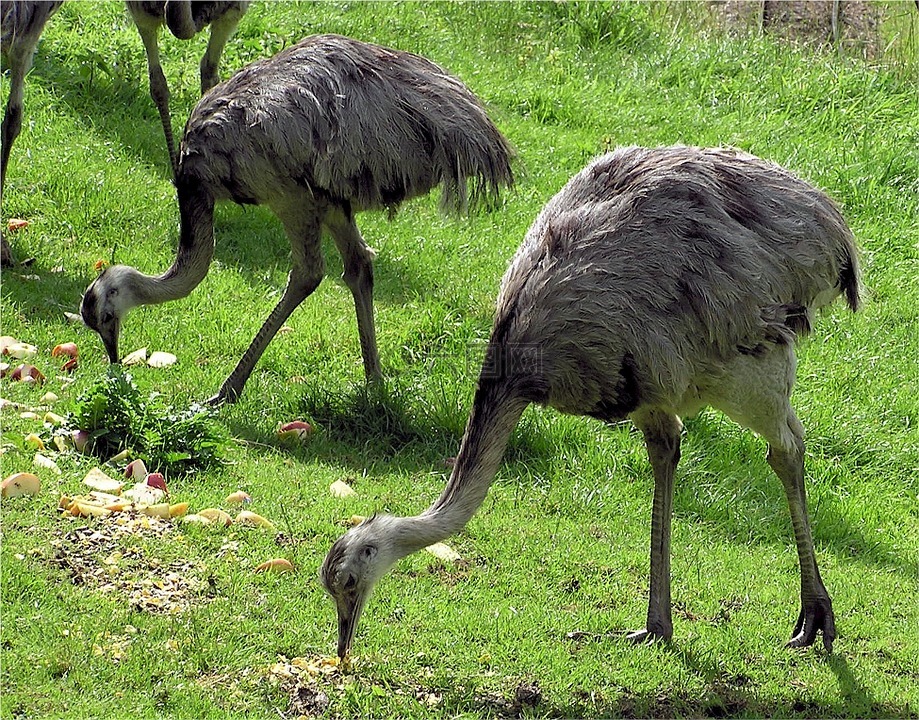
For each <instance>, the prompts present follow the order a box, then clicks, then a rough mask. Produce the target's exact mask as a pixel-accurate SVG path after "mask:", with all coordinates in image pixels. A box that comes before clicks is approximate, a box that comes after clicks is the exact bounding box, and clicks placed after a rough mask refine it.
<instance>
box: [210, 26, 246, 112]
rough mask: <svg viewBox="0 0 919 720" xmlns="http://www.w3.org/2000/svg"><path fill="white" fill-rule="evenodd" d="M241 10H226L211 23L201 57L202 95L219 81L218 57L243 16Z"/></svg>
mask: <svg viewBox="0 0 919 720" xmlns="http://www.w3.org/2000/svg"><path fill="white" fill-rule="evenodd" d="M244 12H245V9H243V10H228V11H227V12H226V13H225V14H224V15H222V16H221V17H219V18H217V19H216V20H214V21H213V22H212V23H211V34H210V37H209V38H208V41H207V50H206V51H205V53H204V57H202V58H201V65H200V71H201V94H202V95H204V93H206V92H207V91H208V90H210V89H211V88H212V87H214V85H216V84H217V83H218V82H220V76H219V74H218V70H219V67H220V57H221V55H223V49H224V48H225V47H226V44H227V41H228V40H229V39H230V38H231V37H232V36H233V33H234V32H236V26H237V25H239V20H240V18H241V17H242V16H243V13H244Z"/></svg>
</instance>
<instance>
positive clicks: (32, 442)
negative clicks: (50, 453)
mask: <svg viewBox="0 0 919 720" xmlns="http://www.w3.org/2000/svg"><path fill="white" fill-rule="evenodd" d="M25 441H26V445H29V446H30V447H34V448H35V449H36V450H44V449H45V443H44V442H42V439H41V438H40V437H38V435H36V434H35V433H29V434H28V435H26V436H25Z"/></svg>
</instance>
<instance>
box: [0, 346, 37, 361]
mask: <svg viewBox="0 0 919 720" xmlns="http://www.w3.org/2000/svg"><path fill="white" fill-rule="evenodd" d="M3 354H4V355H9V356H10V357H14V358H16V359H17V360H28V359H29V358H33V357H35V356H36V355H38V348H37V347H35V346H34V345H30V344H29V343H24V342H18V343H13V344H12V345H7V346H6V347H5V348H4V349H3Z"/></svg>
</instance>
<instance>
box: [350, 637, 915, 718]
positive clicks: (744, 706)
mask: <svg viewBox="0 0 919 720" xmlns="http://www.w3.org/2000/svg"><path fill="white" fill-rule="evenodd" d="M612 642H628V641H625V640H612ZM663 647H664V652H667V653H670V654H671V655H673V656H674V657H675V658H677V659H678V660H679V661H680V662H682V663H683V665H684V666H685V667H686V670H687V673H688V674H690V675H693V676H696V677H698V678H699V679H700V680H701V681H702V688H701V689H700V688H699V687H698V686H697V685H696V684H695V683H692V684H691V685H692V686H691V687H687V688H683V689H678V690H674V689H672V688H670V687H661V688H660V689H658V690H654V691H644V692H633V691H632V690H630V689H629V688H628V687H625V686H613V687H611V688H610V687H605V686H598V685H589V686H586V685H578V684H575V685H573V686H571V687H570V688H568V689H567V691H566V695H565V697H564V698H555V697H552V696H548V697H547V696H545V695H543V693H542V691H541V690H540V688H539V679H538V678H529V679H527V680H526V681H523V682H521V681H520V679H519V678H506V679H505V680H504V682H503V683H502V685H503V687H501V688H500V689H497V690H478V691H472V690H470V688H468V687H466V686H464V685H463V683H462V682H460V683H455V684H453V685H451V686H449V687H433V688H432V687H426V686H424V685H423V684H419V683H417V682H415V681H413V680H410V679H406V681H405V682H404V683H403V690H404V691H405V692H406V693H408V694H412V695H414V696H415V697H419V698H423V697H428V696H429V694H430V693H434V694H440V695H442V697H443V704H442V705H441V706H440V708H439V709H440V710H441V711H442V712H446V713H448V714H465V713H469V714H470V715H472V716H475V717H498V718H506V717H549V718H574V717H579V718H589V717H590V718H594V717H603V718H674V717H708V718H729V717H747V718H750V717H788V718H817V717H838V718H865V717H872V718H901V717H909V716H910V708H909V707H908V706H906V705H903V706H896V705H891V704H885V703H878V702H876V701H875V700H874V698H873V697H872V696H871V694H870V693H869V692H868V691H867V690H866V688H865V685H864V683H862V682H861V681H860V680H859V679H858V678H856V677H855V676H854V675H853V673H852V671H851V669H850V668H849V665H848V662H847V661H846V660H845V658H843V657H841V656H839V655H829V656H826V657H825V659H824V662H826V664H827V665H828V666H829V667H830V668H831V670H832V671H833V673H834V674H836V676H837V677H838V678H839V697H838V699H836V700H835V701H831V702H823V703H821V702H814V701H813V700H810V699H808V698H807V697H806V690H803V691H802V692H800V693H799V694H797V695H798V696H797V697H796V696H794V695H792V696H791V698H788V697H782V698H775V697H771V696H770V695H768V694H766V693H764V692H763V689H762V688H761V687H758V686H757V685H756V684H755V682H754V681H753V679H751V678H750V677H748V676H747V675H745V674H743V673H729V672H725V671H724V670H723V666H722V665H721V663H720V662H719V660H718V658H717V657H712V656H711V655H709V654H706V655H705V656H703V655H700V654H698V653H695V652H693V651H692V650H690V649H688V648H686V647H685V646H683V645H681V644H680V643H666V644H664V646H663ZM816 652H820V651H816ZM356 680H357V682H358V683H359V684H371V685H372V684H374V683H377V684H382V683H380V681H379V680H375V679H374V678H373V677H372V670H370V671H369V673H368V672H366V671H365V672H364V673H363V676H362V677H358V678H356ZM391 682H392V678H391V677H389V676H387V678H386V684H387V685H391ZM689 684H690V683H687V685H689Z"/></svg>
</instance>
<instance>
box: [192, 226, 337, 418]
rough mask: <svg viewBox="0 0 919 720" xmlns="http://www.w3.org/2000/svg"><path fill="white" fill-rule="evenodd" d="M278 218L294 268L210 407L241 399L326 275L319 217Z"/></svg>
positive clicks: (210, 401)
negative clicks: (263, 359) (283, 331)
mask: <svg viewBox="0 0 919 720" xmlns="http://www.w3.org/2000/svg"><path fill="white" fill-rule="evenodd" d="M278 216H279V217H280V218H281V221H282V222H283V223H284V227H285V229H286V230H287V234H288V236H289V237H290V242H291V250H292V255H293V267H292V268H291V271H290V275H289V276H288V278H287V287H286V288H284V294H283V295H282V296H281V299H280V301H278V304H277V305H276V306H275V308H274V310H272V311H271V314H270V315H269V316H268V318H267V319H266V320H265V322H264V323H263V324H262V327H261V328H260V329H259V331H258V332H257V333H256V334H255V337H254V338H253V339H252V342H251V343H250V344H249V347H248V348H247V349H246V352H245V353H243V356H242V358H240V360H239V362H238V363H237V364H236V368H235V369H234V370H233V372H232V373H230V376H229V377H228V378H227V379H226V380H224V381H223V384H222V385H221V386H220V390H219V391H218V392H217V394H216V395H214V397H212V398H210V400H208V403H209V404H211V405H218V404H221V403H224V402H228V403H233V402H236V401H237V400H238V399H239V396H240V394H241V393H242V390H243V386H244V385H245V384H246V381H247V380H248V379H249V375H250V374H252V369H253V368H254V367H255V364H256V363H257V362H258V360H259V358H260V357H261V356H262V353H264V352H265V348H266V347H268V343H270V342H271V340H272V338H274V336H275V335H276V334H277V332H278V330H280V329H281V326H282V325H283V324H284V322H285V321H286V320H287V318H289V317H290V314H291V313H292V312H293V311H294V310H296V309H297V306H298V305H300V303H302V302H303V301H304V300H305V299H306V298H307V297H309V295H310V293H312V292H313V290H315V289H316V288H317V287H318V286H319V283H320V282H322V278H323V275H324V274H325V271H324V263H323V259H322V244H321V233H320V223H319V217H318V215H316V214H314V213H308V215H307V217H304V213H303V210H302V209H300V210H299V211H297V212H291V213H289V214H287V215H285V214H282V213H280V212H279V213H278Z"/></svg>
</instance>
